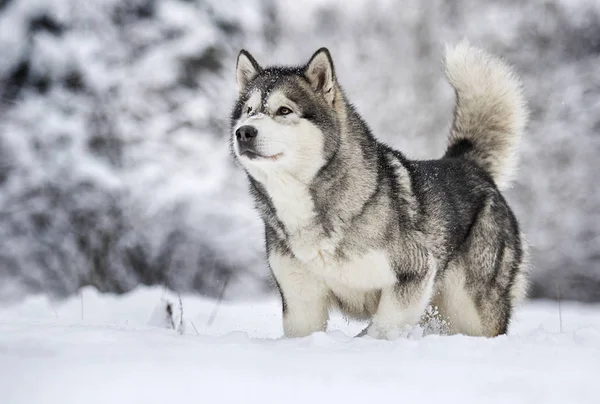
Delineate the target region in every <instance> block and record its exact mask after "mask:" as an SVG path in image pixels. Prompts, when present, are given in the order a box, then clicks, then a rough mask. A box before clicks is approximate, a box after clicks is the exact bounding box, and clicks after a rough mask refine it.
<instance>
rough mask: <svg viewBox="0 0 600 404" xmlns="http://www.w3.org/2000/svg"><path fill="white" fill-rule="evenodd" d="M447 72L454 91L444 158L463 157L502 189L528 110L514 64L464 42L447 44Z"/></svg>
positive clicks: (508, 174) (509, 172)
mask: <svg viewBox="0 0 600 404" xmlns="http://www.w3.org/2000/svg"><path fill="white" fill-rule="evenodd" d="M445 70H446V77H447V78H448V81H449V82H450V84H451V85H452V87H454V90H455V92H456V107H455V110H454V122H453V124H452V130H451V132H450V138H449V144H448V149H447V150H446V154H445V156H446V157H463V158H467V159H470V160H472V161H474V162H475V163H476V164H478V165H479V166H481V167H482V168H483V169H484V170H486V171H487V172H488V173H489V174H490V175H491V176H492V178H493V179H494V182H495V183H496V185H497V186H498V187H499V188H500V189H503V188H505V187H507V186H508V185H509V183H510V181H511V179H512V173H513V170H514V169H515V167H516V162H517V147H518V143H519V140H520V137H521V133H522V132H523V130H524V129H525V125H526V124H527V117H528V110H527V105H526V101H525V98H524V95H523V89H522V86H521V81H520V79H519V78H518V77H517V75H516V74H515V73H514V71H513V69H512V68H511V66H509V65H508V64H506V63H505V62H503V61H502V60H500V59H499V58H496V57H494V56H492V55H490V54H489V53H487V52H485V51H483V50H481V49H478V48H475V47H473V46H471V45H469V44H468V43H467V42H462V43H460V44H459V45H456V46H453V47H446V57H445Z"/></svg>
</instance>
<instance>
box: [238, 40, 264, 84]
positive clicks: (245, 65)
mask: <svg viewBox="0 0 600 404" xmlns="http://www.w3.org/2000/svg"><path fill="white" fill-rule="evenodd" d="M260 71H261V68H260V65H259V64H258V62H257V61H256V60H255V59H254V58H253V57H252V55H251V54H250V53H249V52H248V51H247V50H245V49H242V50H241V51H240V53H239V55H238V58H237V64H236V78H237V86H238V91H239V92H240V94H241V93H243V92H244V91H245V90H246V86H248V83H250V82H251V81H252V80H254V79H255V78H256V76H258V74H259V73H260Z"/></svg>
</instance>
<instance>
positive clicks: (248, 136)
mask: <svg viewBox="0 0 600 404" xmlns="http://www.w3.org/2000/svg"><path fill="white" fill-rule="evenodd" d="M256 135H258V130H256V128H255V127H254V126H250V125H244V126H242V127H240V128H238V130H236V131H235V136H236V137H237V140H238V141H239V142H248V141H250V140H252V139H254V138H255V137H256Z"/></svg>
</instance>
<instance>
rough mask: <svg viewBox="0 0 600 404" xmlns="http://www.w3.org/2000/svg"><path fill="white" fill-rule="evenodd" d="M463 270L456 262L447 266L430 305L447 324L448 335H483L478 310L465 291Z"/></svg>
mask: <svg viewBox="0 0 600 404" xmlns="http://www.w3.org/2000/svg"><path fill="white" fill-rule="evenodd" d="M465 281H466V277H465V272H464V270H463V268H461V267H460V266H459V265H458V264H457V263H456V262H452V263H450V264H449V265H448V268H447V269H446V271H445V273H444V275H443V277H442V278H441V279H440V281H439V282H438V285H436V291H435V293H434V296H433V299H432V300H431V305H432V306H433V307H435V308H437V310H438V311H439V314H440V316H441V318H442V319H443V320H446V321H447V322H448V324H447V327H448V332H449V333H450V334H465V335H472V336H480V335H483V327H482V324H481V318H480V316H479V310H478V309H477V306H476V305H475V302H474V300H473V298H472V296H471V294H470V293H469V292H468V291H467V289H466V284H465Z"/></svg>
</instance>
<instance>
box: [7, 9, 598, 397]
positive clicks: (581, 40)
mask: <svg viewBox="0 0 600 404" xmlns="http://www.w3.org/2000/svg"><path fill="white" fill-rule="evenodd" d="M465 37H466V38H468V39H469V40H470V41H471V42H472V43H474V44H476V45H479V46H482V47H484V48H486V49H488V50H490V51H492V52H494V53H497V54H499V55H502V56H504V57H505V58H507V59H508V60H509V61H510V62H512V63H513V64H515V65H516V66H517V69H518V71H519V72H520V73H521V75H522V76H523V78H524V83H525V88H526V93H527V96H528V98H529V100H530V103H531V109H532V122H531V125H530V128H529V131H528V133H527V134H526V136H525V138H524V144H523V148H522V150H521V154H520V156H521V164H520V170H519V172H518V175H517V181H516V182H515V184H514V187H513V188H512V189H511V190H510V191H509V192H508V194H507V195H508V199H509V201H510V202H511V203H512V205H513V206H514V209H515V211H516V213H517V216H518V217H519V219H520V221H521V223H522V227H523V230H524V231H525V233H526V234H527V236H528V238H529V240H530V242H531V245H532V249H533V251H532V252H533V259H532V261H533V268H534V273H533V274H534V275H533V276H534V281H535V282H534V285H533V288H532V291H531V295H532V296H533V297H548V298H555V296H556V294H557V290H558V291H559V293H560V295H561V297H563V298H570V299H577V300H584V301H587V300H595V301H600V183H599V179H598V176H599V175H600V158H599V157H598V156H599V155H600V2H598V1H597V0H548V1H537V2H522V1H517V0H511V1H492V0H485V1H483V0H452V1H450V0H448V1H442V0H406V1H391V0H378V1H372V0H358V1H352V2H349V1H333V0H311V1H303V2H300V1H297V2H296V1H289V2H284V1H275V0H271V1H270V0H245V1H239V2H238V1H233V0H196V1H191V0H187V1H184V0H127V1H119V0H86V1H82V0H0V299H1V300H14V299H17V298H18V299H23V298H24V297H25V296H26V295H28V294H32V293H39V292H42V293H45V294H49V295H52V296H54V297H66V296H69V295H73V294H75V293H76V292H77V291H78V290H79V289H80V288H81V287H82V286H86V285H91V286H94V287H95V288H97V290H99V291H100V292H108V291H110V292H115V293H123V292H126V291H130V290H132V289H133V288H135V287H136V286H137V285H139V284H146V285H153V284H157V285H167V286H168V287H170V288H171V289H174V290H177V291H180V292H189V293H192V292H193V293H196V294H201V295H204V296H207V297H214V296H217V295H219V294H220V293H221V291H222V290H223V288H224V285H228V287H227V288H226V294H225V296H226V297H227V298H238V299H242V298H247V297H250V296H259V295H261V294H263V293H265V292H266V291H267V290H268V289H269V287H270V286H269V284H268V282H267V268H266V264H265V260H264V252H263V240H262V228H261V225H260V222H259V220H258V217H257V215H256V214H255V213H254V211H253V208H252V204H251V200H250V197H249V196H248V194H247V192H246V182H245V178H244V175H243V173H242V172H241V170H240V169H238V168H236V166H235V165H234V163H233V162H232V160H231V158H230V156H229V155H228V151H227V146H226V138H227V120H228V115H229V110H230V107H231V105H232V102H233V99H234V97H235V94H236V90H235V78H234V65H235V57H236V55H237V52H238V51H239V49H240V48H242V47H244V48H246V49H248V50H249V51H250V52H252V53H253V54H254V55H255V57H256V58H257V59H258V61H259V62H261V63H304V62H305V61H306V60H307V59H308V57H310V55H311V54H312V53H313V52H314V51H315V50H316V49H317V48H319V47H321V46H328V47H329V48H330V50H331V52H332V54H333V57H334V61H335V63H336V68H337V73H338V76H339V78H340V80H341V83H342V85H343V86H344V87H345V89H346V91H347V93H348V95H349V96H350V98H351V99H352V100H353V102H354V103H355V104H356V106H357V107H358V110H359V111H360V112H361V113H362V114H363V115H364V117H365V118H366V120H367V122H369V124H370V125H371V127H372V128H373V129H374V132H375V133H376V135H377V136H379V137H380V138H381V139H384V140H386V141H387V142H388V143H390V144H391V145H393V146H395V147H398V148H400V149H401V150H403V151H404V152H405V153H406V154H407V155H408V156H410V157H415V158H433V157H437V156H440V155H441V153H442V152H443V149H444V146H445V140H446V134H447V132H448V128H449V125H450V120H451V115H452V107H453V102H454V100H453V94H452V92H451V90H450V88H449V86H448V85H447V84H446V82H445V81H444V79H443V77H442V74H441V64H440V60H441V55H442V50H443V44H444V42H446V41H449V42H455V41H458V40H460V39H462V38H465ZM27 307H28V306H27ZM9 331H10V330H9ZM21 332H25V333H26V334H27V333H28V332H30V333H32V335H33V334H35V333H36V332H37V331H36V330H35V329H31V330H28V329H25V330H24V331H23V330H21ZM596 332H597V331H596ZM92 334H93V333H92ZM594 335H595V337H594V338H596V339H595V340H594V341H596V342H598V340H597V334H594ZM91 338H92V339H93V338H96V337H95V336H94V335H91ZM5 342H6V341H5ZM559 343H560V341H559ZM434 345H435V344H434ZM432 349H434V350H435V347H433V348H432ZM595 352H597V351H595ZM248 359H249V360H251V359H252V358H248ZM557 362H558V361H557ZM565 372H566V371H565ZM565 374H566V373H565ZM587 374H593V372H588V373H587ZM90 380H92V379H91V378H90ZM182 383H183V382H182ZM184 384H185V383H184ZM575 391H580V390H578V389H575ZM24 402H27V400H25V401H24Z"/></svg>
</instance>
